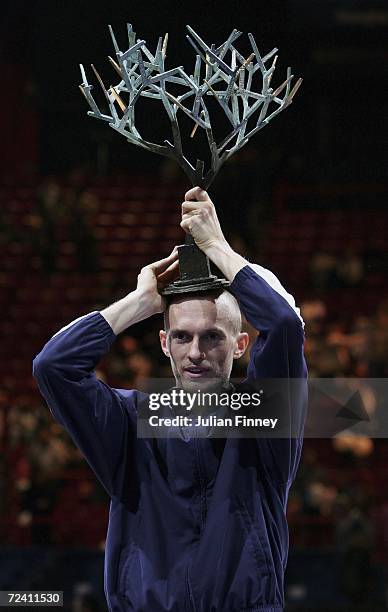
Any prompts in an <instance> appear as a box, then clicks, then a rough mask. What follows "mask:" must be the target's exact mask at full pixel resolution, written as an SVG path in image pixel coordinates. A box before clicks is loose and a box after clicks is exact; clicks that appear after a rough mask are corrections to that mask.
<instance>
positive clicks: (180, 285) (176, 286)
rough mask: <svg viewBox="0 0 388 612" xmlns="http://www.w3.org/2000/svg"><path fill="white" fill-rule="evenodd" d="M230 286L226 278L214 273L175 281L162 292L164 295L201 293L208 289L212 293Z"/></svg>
mask: <svg viewBox="0 0 388 612" xmlns="http://www.w3.org/2000/svg"><path fill="white" fill-rule="evenodd" d="M228 287H230V282H229V281H227V280H226V279H225V278H217V276H214V274H212V275H211V276H208V277H204V278H196V279H195V280H193V279H191V280H188V281H181V280H178V281H175V282H174V283H171V284H170V285H168V286H167V287H166V288H165V289H163V290H162V291H161V292H160V293H161V294H162V295H176V294H179V293H197V292H198V293H200V292H202V291H204V292H205V291H206V292H207V293H211V292H212V291H219V290H221V289H227V288H228Z"/></svg>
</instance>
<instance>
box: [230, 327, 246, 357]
mask: <svg viewBox="0 0 388 612" xmlns="http://www.w3.org/2000/svg"><path fill="white" fill-rule="evenodd" d="M248 344H249V335H248V334H247V333H246V332H240V333H239V334H238V336H237V338H236V346H235V349H234V353H233V359H240V357H242V356H243V355H244V353H245V351H246V350H247V347H248Z"/></svg>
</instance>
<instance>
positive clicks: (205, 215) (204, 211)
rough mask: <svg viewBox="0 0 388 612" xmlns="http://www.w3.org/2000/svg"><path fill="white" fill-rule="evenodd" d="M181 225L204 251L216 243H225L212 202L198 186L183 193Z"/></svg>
mask: <svg viewBox="0 0 388 612" xmlns="http://www.w3.org/2000/svg"><path fill="white" fill-rule="evenodd" d="M181 227H182V229H184V230H185V232H186V233H187V234H191V235H192V237H193V238H194V240H195V243H196V245H197V246H198V248H200V249H201V250H202V251H204V252H205V253H206V251H207V250H208V249H210V248H212V247H214V246H216V245H218V244H222V243H226V240H225V237H224V235H223V233H222V229H221V226H220V222H219V221H218V217H217V213H216V209H215V207H214V204H213V202H212V201H211V199H210V198H209V195H208V194H207V192H206V191H205V190H204V189H201V188H200V187H193V189H190V191H188V192H187V193H186V194H185V201H184V202H183V204H182V222H181Z"/></svg>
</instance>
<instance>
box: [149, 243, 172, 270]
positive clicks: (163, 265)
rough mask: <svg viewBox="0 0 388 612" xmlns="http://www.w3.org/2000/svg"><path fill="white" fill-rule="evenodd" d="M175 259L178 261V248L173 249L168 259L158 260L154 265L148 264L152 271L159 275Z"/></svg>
mask: <svg viewBox="0 0 388 612" xmlns="http://www.w3.org/2000/svg"><path fill="white" fill-rule="evenodd" d="M176 259H178V247H174V248H173V250H172V251H171V253H170V255H169V256H168V257H165V258H164V259H160V260H159V261H155V262H154V263H152V264H150V267H151V268H152V270H154V272H155V273H156V274H160V273H161V272H163V270H166V269H167V268H168V266H169V265H170V264H171V263H172V262H173V261H175V260H176Z"/></svg>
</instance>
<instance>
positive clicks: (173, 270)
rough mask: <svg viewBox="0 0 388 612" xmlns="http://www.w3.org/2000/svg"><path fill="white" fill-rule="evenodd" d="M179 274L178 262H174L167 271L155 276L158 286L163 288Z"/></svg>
mask: <svg viewBox="0 0 388 612" xmlns="http://www.w3.org/2000/svg"><path fill="white" fill-rule="evenodd" d="M178 273H179V261H174V262H173V263H172V264H171V265H170V266H168V268H167V270H165V271H164V272H162V273H161V274H159V275H158V276H157V281H158V286H159V287H164V286H165V285H168V284H169V283H171V281H173V280H174V279H175V278H177V277H178V275H179V274H178Z"/></svg>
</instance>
